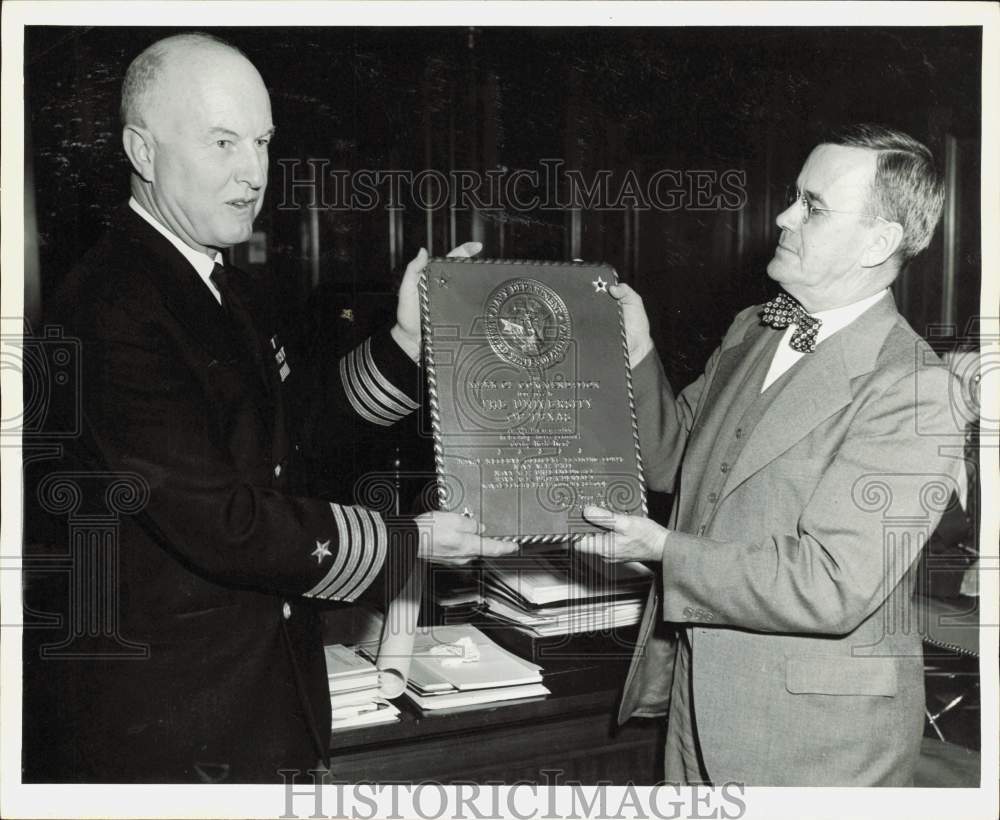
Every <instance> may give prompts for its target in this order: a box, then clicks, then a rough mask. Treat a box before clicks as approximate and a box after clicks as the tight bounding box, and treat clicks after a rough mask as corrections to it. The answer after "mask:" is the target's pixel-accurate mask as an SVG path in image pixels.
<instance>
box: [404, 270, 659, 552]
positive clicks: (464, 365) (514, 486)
mask: <svg viewBox="0 0 1000 820" xmlns="http://www.w3.org/2000/svg"><path fill="white" fill-rule="evenodd" d="M616 283H617V275H616V274H615V271H614V269H612V268H611V267H609V266H607V265H594V264H584V263H552V262H522V261H503V260H455V259H432V260H431V261H430V262H429V263H428V265H427V267H426V268H425V270H424V273H423V276H422V278H421V281H420V301H421V304H420V308H421V321H422V325H423V327H422V331H423V341H424V361H425V367H426V373H427V387H428V407H429V410H430V420H431V428H432V431H433V434H434V455H435V465H436V468H437V477H438V491H439V497H440V502H441V508H442V509H444V510H447V511H451V512H458V513H464V514H466V515H471V516H475V517H476V518H478V519H479V520H480V521H482V522H483V523H484V524H485V527H486V532H487V534H489V535H490V536H493V537H494V538H502V539H506V540H511V541H518V542H520V543H522V544H526V543H541V542H554V541H564V540H571V539H575V538H578V537H580V536H581V535H583V534H585V533H588V532H594V531H595V530H596V529H597V528H595V527H594V525H593V524H591V523H590V522H588V521H587V520H586V519H585V518H583V516H582V508H583V506H584V505H586V504H597V505H599V506H602V507H606V508H608V509H610V510H614V511H617V512H622V513H628V514H632V515H644V514H645V512H646V488H645V483H644V481H643V477H642V464H641V457H640V454H639V444H638V432H637V428H636V423H635V412H634V404H633V396H632V382H631V372H630V370H629V361H628V350H627V346H626V340H625V326H624V323H623V320H622V313H621V307H620V305H619V303H618V301H617V300H616V299H614V298H613V297H612V296H611V295H610V293H609V292H608V287H609V286H611V285H614V284H616Z"/></svg>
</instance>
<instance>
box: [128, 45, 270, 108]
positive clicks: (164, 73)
mask: <svg viewBox="0 0 1000 820" xmlns="http://www.w3.org/2000/svg"><path fill="white" fill-rule="evenodd" d="M218 60H224V61H235V62H240V63H243V64H245V66H246V67H247V68H249V70H250V71H252V72H253V73H254V74H257V69H255V68H254V67H253V64H252V63H251V62H250V61H249V60H248V59H247V58H246V56H245V55H244V54H243V52H242V51H240V50H239V49H238V48H236V46H233V45H230V44H229V43H227V42H226V41H225V40H220V39H219V38H218V37H215V36H213V35H211V34H205V33H203V32H198V31H195V32H189V33H186V34H175V35H174V36H172V37H166V38H165V39H163V40H157V41H156V42H155V43H153V45H151V46H149V48H147V49H146V50H145V51H143V52H142V54H140V55H139V56H138V57H136V58H135V59H134V60H133V61H132V63H131V64H130V65H129V67H128V71H126V72H125V81H124V83H123V84H122V100H121V110H120V114H121V121H122V125H141V126H145V127H149V125H150V121H151V119H153V118H154V117H155V114H156V111H157V109H158V108H160V107H161V105H162V102H163V101H162V99H161V97H162V95H163V94H164V93H169V91H170V89H171V88H173V87H177V86H181V87H183V85H184V84H185V77H184V76H183V75H184V74H190V70H191V69H192V68H194V67H196V66H197V67H200V68H204V67H205V63H206V62H214V61H218ZM178 75H180V76H178ZM258 76H259V75H258ZM262 84H263V82H262Z"/></svg>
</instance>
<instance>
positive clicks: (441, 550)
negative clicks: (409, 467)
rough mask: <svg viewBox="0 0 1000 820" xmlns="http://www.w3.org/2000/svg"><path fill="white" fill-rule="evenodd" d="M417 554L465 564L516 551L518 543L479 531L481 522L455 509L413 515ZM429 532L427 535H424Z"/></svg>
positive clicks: (481, 529) (436, 561)
mask: <svg viewBox="0 0 1000 820" xmlns="http://www.w3.org/2000/svg"><path fill="white" fill-rule="evenodd" d="M416 522H417V526H418V527H419V528H420V550H419V552H418V553H417V554H418V556H419V557H420V558H423V559H425V560H427V561H433V562H435V563H441V564H467V563H469V562H470V561H471V560H473V559H474V558H495V557H496V556H498V555H509V554H510V553H512V552H516V551H517V549H518V545H517V544H515V543H513V542H508V541H497V540H496V539H493V538H487V537H486V536H484V535H481V533H482V531H483V525H482V524H480V523H479V522H478V521H477V520H476V519H475V518H470V517H468V516H465V515H459V514H458V513H449V512H428V513H424V514H423V515H420V516H417V518H416ZM425 533H427V534H429V535H430V538H427V537H426V536H425Z"/></svg>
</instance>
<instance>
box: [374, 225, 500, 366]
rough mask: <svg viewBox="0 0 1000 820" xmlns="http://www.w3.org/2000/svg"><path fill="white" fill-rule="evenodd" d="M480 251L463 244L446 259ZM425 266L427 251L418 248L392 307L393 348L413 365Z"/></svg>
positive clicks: (417, 348)
mask: <svg viewBox="0 0 1000 820" xmlns="http://www.w3.org/2000/svg"><path fill="white" fill-rule="evenodd" d="M482 249H483V245H482V243H481V242H465V243H463V244H461V245H459V246H458V247H457V248H454V249H453V250H452V251H450V252H449V253H448V256H449V257H455V258H461V259H468V258H469V257H472V256H475V255H476V254H477V253H479V252H480V251H481V250H482ZM426 266H427V250H426V249H425V248H421V249H420V252H419V253H418V254H417V255H416V256H415V257H413V260H412V261H411V262H410V264H409V265H407V266H406V273H404V274H403V282H402V284H401V285H400V286H399V301H398V302H397V304H396V324H395V325H394V326H393V328H392V331H391V333H392V338H393V339H395V340H396V344H398V345H399V346H400V347H401V348H403V350H404V351H405V352H406V354H407V355H408V356H409V357H410V358H411V359H413V361H415V362H416V361H419V359H420V296H419V294H418V292H417V283H418V282H419V281H420V274H421V272H422V271H423V269H424V268H425V267H426Z"/></svg>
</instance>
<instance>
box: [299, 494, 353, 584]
mask: <svg viewBox="0 0 1000 820" xmlns="http://www.w3.org/2000/svg"><path fill="white" fill-rule="evenodd" d="M330 511H331V512H332V513H333V520H334V521H335V522H336V524H337V549H336V551H335V556H334V559H333V564H332V565H331V566H330V569H329V570H328V571H327V573H326V575H324V576H323V580H322V581H320V582H319V583H318V584H316V586H314V587H313V588H312V589H310V590H309V591H308V592H307V593H305V595H306V597H308V598H329V597H330V596H329V595H328V594H327V587H329V586H330V584H332V583H333V582H334V580H336V579H337V578H338V577H340V574H341V573H342V572H343V571H344V565H345V564H346V563H347V554H348V552H349V551H350V543H349V541H348V538H349V536H348V531H347V522H346V521H345V520H344V512H343V509H342V508H341V506H340V505H339V504H330Z"/></svg>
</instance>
